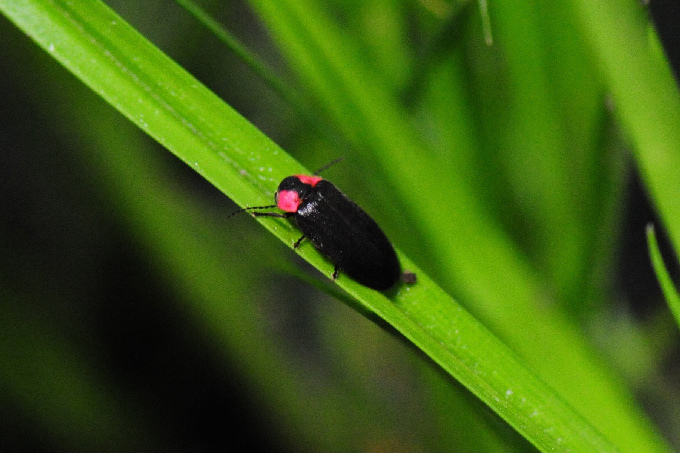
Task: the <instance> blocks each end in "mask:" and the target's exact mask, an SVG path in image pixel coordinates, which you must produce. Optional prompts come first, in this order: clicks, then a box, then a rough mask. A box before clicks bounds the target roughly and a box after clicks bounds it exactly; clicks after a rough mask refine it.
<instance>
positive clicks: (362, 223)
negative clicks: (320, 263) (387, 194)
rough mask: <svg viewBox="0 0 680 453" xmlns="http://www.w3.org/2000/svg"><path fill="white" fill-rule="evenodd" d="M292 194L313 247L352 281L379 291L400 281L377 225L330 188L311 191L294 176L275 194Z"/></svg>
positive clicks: (299, 221) (395, 262) (325, 184)
mask: <svg viewBox="0 0 680 453" xmlns="http://www.w3.org/2000/svg"><path fill="white" fill-rule="evenodd" d="M282 190H292V191H295V192H297V193H298V195H299V197H300V199H301V203H300V205H299V206H298V210H297V212H296V213H295V214H294V215H293V217H294V218H295V222H296V223H297V225H298V228H300V231H302V233H303V234H304V235H305V237H306V238H307V239H309V240H310V241H311V243H312V244H313V245H314V247H315V248H316V249H317V250H318V251H319V252H321V253H322V254H323V255H325V256H326V257H327V258H328V259H329V260H330V261H331V262H332V263H333V264H335V265H336V266H337V268H338V269H340V270H342V271H343V272H344V273H345V274H347V275H348V276H350V277H351V278H352V279H354V280H356V281H357V282H359V283H361V284H362V285H365V286H368V287H369V288H373V289H377V290H380V291H383V290H386V289H389V288H391V287H392V286H394V284H395V283H397V281H399V279H400V278H401V265H400V264H399V259H398V258H397V254H396V253H395V251H394V247H392V244H391V243H390V241H389V240H388V239H387V236H385V233H383V231H382V230H381V229H380V227H379V226H378V224H377V223H375V221H374V220H373V219H372V218H371V217H369V215H368V214H366V213H365V212H364V210H363V209H361V208H360V207H359V206H358V205H357V204H356V203H354V202H353V201H352V200H350V199H349V198H347V196H345V194H343V193H342V192H340V190H338V189H337V188H336V187H335V186H334V185H333V184H331V183H330V182H328V181H326V180H324V179H322V180H320V181H319V182H317V183H316V185H315V186H314V187H312V186H311V185H310V184H305V183H303V182H302V181H301V180H300V179H299V178H298V177H296V176H289V177H288V178H286V179H284V180H283V181H281V184H279V189H278V192H280V191H282Z"/></svg>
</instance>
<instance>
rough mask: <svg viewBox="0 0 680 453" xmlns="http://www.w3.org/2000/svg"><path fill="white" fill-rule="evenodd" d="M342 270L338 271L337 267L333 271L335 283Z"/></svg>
mask: <svg viewBox="0 0 680 453" xmlns="http://www.w3.org/2000/svg"><path fill="white" fill-rule="evenodd" d="M339 271H340V269H338V266H335V269H333V281H335V279H336V278H338V272H339Z"/></svg>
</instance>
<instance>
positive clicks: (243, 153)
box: [0, 0, 616, 451]
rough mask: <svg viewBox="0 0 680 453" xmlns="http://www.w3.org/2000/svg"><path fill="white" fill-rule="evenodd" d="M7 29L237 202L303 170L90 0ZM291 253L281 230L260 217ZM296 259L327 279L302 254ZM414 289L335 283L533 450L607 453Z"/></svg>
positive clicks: (28, 10) (443, 304) (546, 395)
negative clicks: (384, 290) (386, 291)
mask: <svg viewBox="0 0 680 453" xmlns="http://www.w3.org/2000/svg"><path fill="white" fill-rule="evenodd" d="M0 8H1V10H2V11H3V13H4V14H5V15H7V16H8V17H9V18H10V19H11V20H12V21H13V22H14V23H15V24H16V25H17V26H18V27H20V28H21V29H22V30H24V31H25V32H26V33H27V34H28V35H29V36H31V37H32V38H33V39H34V40H35V41H36V42H37V43H38V44H39V45H40V46H42V47H43V48H44V49H45V50H46V51H47V52H49V53H50V54H51V55H52V56H53V57H54V58H55V59H57V60H58V61H60V62H61V63H62V64H63V65H64V66H65V67H66V68H67V69H68V70H70V71H71V72H72V73H73V74H75V75H76V76H77V77H78V78H80V79H81V80H82V81H83V82H84V83H86V84H87V85H88V86H89V87H90V88H91V89H93V90H94V91H95V92H96V93H98V94H99V95H100V96H102V98H104V99H106V100H107V102H109V103H110V104H111V105H113V106H114V107H115V108H116V109H118V110H119V111H120V112H121V113H123V114H124V115H125V116H126V117H128V118H129V119H130V120H131V121H133V122H134V123H135V124H137V125H138V126H139V127H140V128H142V129H143V130H144V131H145V132H146V133H148V134H149V135H150V136H152V137H154V138H155V139H156V140H157V141H158V142H160V143H161V144H162V145H163V146H165V147H167V148H168V149H169V150H170V151H172V152H173V153H174V154H176V155H177V156H178V157H179V158H180V159H182V160H183V161H184V162H186V163H187V164H188V165H190V166H191V167H192V168H194V169H195V170H196V171H197V172H199V173H200V174H201V175H203V176H204V177H205V178H206V179H207V180H209V181H210V182H211V183H212V184H214V185H215V186H216V187H217V188H219V189H220V190H221V191H222V192H224V193H225V194H227V195H228V196H230V197H231V198H233V199H234V200H235V201H236V202H238V203H239V204H241V205H260V204H269V203H271V196H272V194H273V191H274V190H275V188H276V185H277V184H278V182H279V181H280V180H281V179H282V178H283V177H284V176H287V175H289V174H294V173H298V172H303V171H304V170H305V169H304V168H302V167H301V166H300V165H299V164H297V163H296V162H295V161H294V160H293V159H292V158H290V157H289V156H287V155H286V154H285V153H283V151H282V150H280V149H279V148H278V147H277V146H276V145H275V144H274V143H272V142H271V141H270V140H268V139H267V138H266V137H265V136H264V135H263V134H262V133H261V132H259V131H258V130H257V129H256V128H255V127H253V126H252V125H251V124H249V123H248V122H247V121H245V120H244V119H243V118H242V117H241V116H240V115H238V114H237V113H236V112H235V111H234V110H232V109H231V108H229V107H228V106H226V105H225V104H224V103H223V102H222V101H221V100H220V99H219V98H217V96H215V95H214V94H213V93H211V92H210V91H209V90H207V89H206V88H205V87H203V86H202V85H201V84H200V83H198V82H197V81H196V80H195V79H194V78H193V77H191V76H190V75H189V74H187V73H186V72H185V71H184V70H182V69H181V68H180V67H178V66H177V65H176V64H174V63H173V62H172V61H171V60H170V59H168V58H167V57H166V56H165V55H163V54H162V53H161V52H159V51H158V50H157V49H156V48H154V47H153V46H152V45H151V44H150V43H148V42H147V41H146V40H145V39H144V38H142V37H141V36H140V35H139V34H137V33H136V32H135V30H133V29H132V28H131V27H129V26H128V25H127V24H126V23H125V22H124V21H123V20H122V19H121V18H120V17H118V16H117V15H116V14H115V13H113V12H112V11H111V10H109V9H108V8H107V7H106V6H104V5H103V4H102V3H100V2H94V1H92V2H66V1H64V2H60V1H52V2H40V1H27V0H25V1H16V0H13V1H2V2H0ZM260 220H261V223H262V224H263V225H265V226H266V227H267V228H268V229H269V230H270V231H272V232H273V233H274V234H275V235H276V236H277V237H279V238H280V239H281V240H283V241H284V242H286V243H287V244H288V245H289V246H292V244H293V242H294V241H295V239H297V236H298V235H299V233H297V232H296V231H294V229H293V228H292V227H291V226H290V224H289V223H287V222H285V221H280V220H274V219H260ZM299 253H300V255H301V256H302V257H303V258H304V259H306V260H308V261H309V262H310V263H312V264H313V265H314V266H315V267H317V268H318V269H319V270H321V271H322V272H323V273H324V274H325V275H327V276H328V275H330V273H331V271H332V266H331V265H330V264H329V263H328V262H327V261H325V260H324V259H323V258H322V257H321V256H320V255H319V254H318V253H316V252H315V251H314V250H312V248H311V247H309V246H307V247H302V248H301V250H300V251H299ZM402 262H403V263H404V266H405V267H406V268H408V269H411V270H414V271H416V272H417V273H418V274H419V283H418V284H417V285H414V286H412V287H409V288H405V287H404V288H400V289H399V290H398V291H397V292H396V293H394V294H393V295H391V296H390V297H389V298H388V297H386V296H385V295H383V294H380V293H377V292H375V291H371V290H368V289H367V288H364V287H361V286H360V285H358V284H356V283H355V282H352V281H350V280H348V279H347V278H340V279H339V280H338V282H337V284H338V285H339V286H340V287H342V288H343V289H345V290H346V291H347V292H348V293H349V294H351V295H353V296H354V297H355V298H357V299H358V300H359V301H360V302H361V303H362V304H363V305H364V306H366V307H368V308H369V309H370V310H371V311H372V312H374V313H376V314H378V315H379V316H380V317H381V318H382V319H384V320H385V321H386V322H388V323H389V324H390V325H392V326H394V327H395V328H396V329H397V330H398V331H399V332H401V333H402V334H403V335H404V336H405V337H406V338H408V339H409V340H410V341H412V342H413V343H414V344H415V345H416V346H418V347H419V348H420V349H421V350H422V351H423V352H424V353H425V354H427V355H428V356H429V357H430V358H431V359H432V360H433V361H435V362H436V363H438V364H439V365H440V366H441V367H442V368H443V369H444V370H446V371H447V372H448V373H450V374H451V375H452V376H454V377H455V378H456V379H458V380H459V381H460V382H461V383H462V384H463V385H464V386H466V387H467V388H468V389H470V390H471V391H472V392H473V393H474V394H475V395H477V396H478V397H479V398H480V399H481V400H482V401H484V402H485V403H486V404H487V405H489V406H490V407H491V408H492V409H493V410H494V411H495V412H496V413H498V414H499V415H500V416H501V417H503V418H504V419H505V420H506V421H507V422H508V423H509V424H510V425H512V426H513V427H514V428H515V429H517V430H518V431H519V432H520V433H522V434H523V435H524V436H525V437H526V438H527V439H529V440H530V441H531V442H532V443H534V444H535V445H536V446H537V447H539V448H540V449H542V450H545V451H549V450H555V449H562V450H572V451H615V450H616V448H615V447H614V446H613V445H612V444H611V443H609V442H608V441H607V440H605V439H604V438H603V437H602V436H601V435H600V434H599V433H598V432H597V430H595V429H594V428H593V427H592V426H591V425H590V424H589V423H588V422H586V421H585V420H584V419H583V418H582V417H581V416H580V415H579V414H578V413H576V412H575V411H574V410H573V409H572V408H571V407H569V405H567V404H565V403H564V402H563V401H562V399H561V398H560V397H558V396H557V395H556V394H555V393H554V392H553V391H552V390H551V389H550V388H549V387H548V386H547V385H546V384H544V383H543V382H542V381H541V380H540V379H538V378H536V377H535V376H534V375H533V374H532V373H530V372H529V371H528V370H527V369H526V367H525V366H524V365H522V364H521V362H520V361H519V360H518V359H517V357H516V356H515V355H514V354H513V353H512V352H511V351H510V350H509V349H508V348H507V347H506V346H504V345H503V344H502V343H501V342H500V341H498V340H497V339H496V338H495V337H494V336H493V335H491V334H490V333H489V332H488V331H487V330H486V329H485V328H484V327H483V326H481V325H480V324H479V323H478V322H477V321H476V320H475V319H474V318H472V317H471V316H470V315H469V314H468V313H467V312H466V311H465V310H463V309H462V308H461V307H460V306H459V305H458V304H457V303H456V302H455V301H454V300H452V299H451V297H450V296H448V295H447V294H446V293H445V292H444V291H443V290H442V289H441V288H439V287H438V286H437V285H436V284H434V283H433V282H432V281H431V280H430V279H429V278H428V276H427V275H426V274H425V273H424V272H422V271H421V270H420V269H418V268H417V267H416V266H415V265H414V264H413V263H412V262H410V261H409V260H407V259H405V258H404V257H403V256H402Z"/></svg>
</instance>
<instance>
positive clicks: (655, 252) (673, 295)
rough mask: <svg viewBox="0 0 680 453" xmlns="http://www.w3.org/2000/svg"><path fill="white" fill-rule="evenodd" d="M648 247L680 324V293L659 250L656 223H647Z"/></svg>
mask: <svg viewBox="0 0 680 453" xmlns="http://www.w3.org/2000/svg"><path fill="white" fill-rule="evenodd" d="M647 247H649V257H650V259H651V260H652V266H653V267H654V273H655V274H656V278H657V279H658V280H659V285H661V291H663V295H664V297H665V298H666V303H668V307H669V308H670V309H671V313H673V316H674V317H675V322H676V323H677V324H678V326H680V294H678V290H677V289H676V288H675V285H674V284H673V280H671V276H670V274H669V273H668V270H667V269H666V266H665V264H664V262H663V257H662V256H661V251H660V250H659V244H658V242H657V240H656V233H655V232H654V225H652V224H649V225H647Z"/></svg>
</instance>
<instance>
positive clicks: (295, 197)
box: [276, 190, 302, 212]
mask: <svg viewBox="0 0 680 453" xmlns="http://www.w3.org/2000/svg"><path fill="white" fill-rule="evenodd" d="M300 203H302V200H300V195H299V194H298V193H297V192H296V191H294V190H282V191H280V192H279V193H278V194H276V206H278V207H279V209H280V210H282V211H286V212H297V210H298V207H299V206H300Z"/></svg>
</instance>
